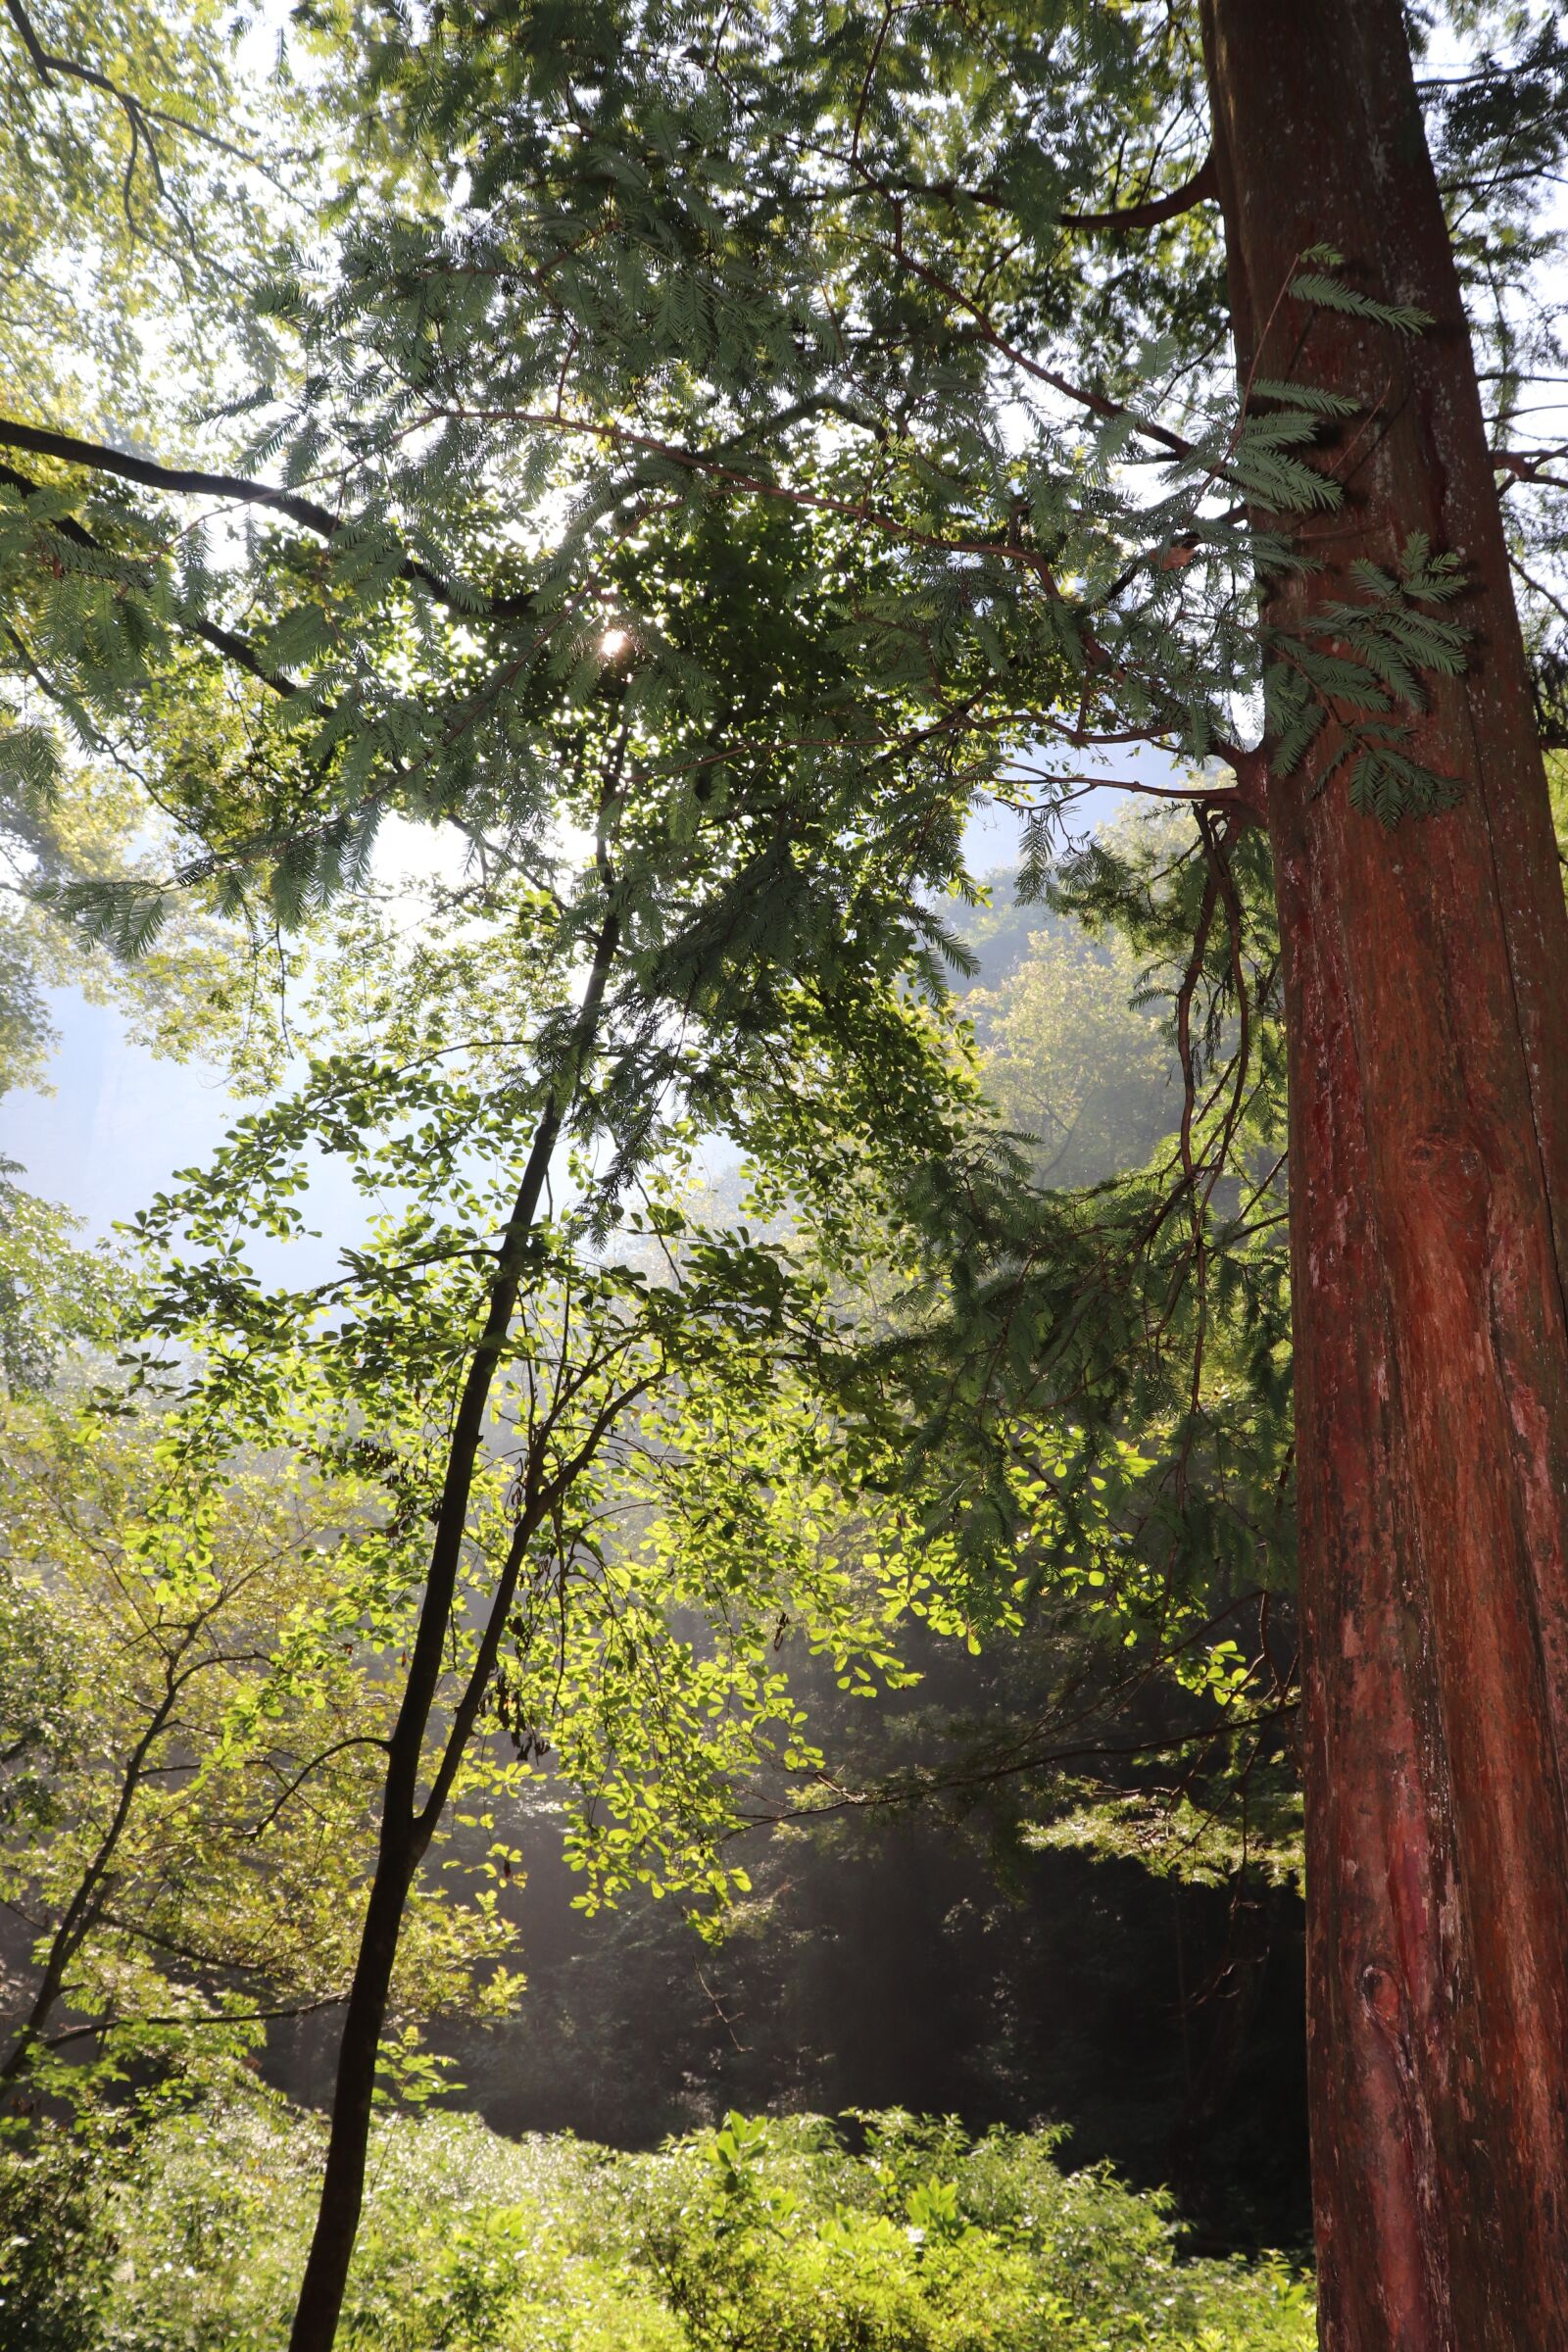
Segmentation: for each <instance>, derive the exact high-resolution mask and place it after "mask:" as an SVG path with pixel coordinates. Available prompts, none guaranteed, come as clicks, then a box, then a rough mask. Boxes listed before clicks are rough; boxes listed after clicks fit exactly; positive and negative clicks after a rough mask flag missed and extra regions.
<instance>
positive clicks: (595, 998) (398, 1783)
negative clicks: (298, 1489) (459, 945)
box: [289, 730, 625, 2352]
mask: <svg viewBox="0 0 1568 2352" xmlns="http://www.w3.org/2000/svg"><path fill="white" fill-rule="evenodd" d="M624 746H625V734H624V730H623V731H622V735H621V738H620V743H619V745H618V746H617V749H616V752H615V755H614V760H613V767H612V772H611V777H610V780H609V783H608V784H607V789H606V803H607V808H608V805H609V803H610V801H611V800H612V799H613V793H614V791H615V789H616V786H617V784H618V780H619V772H620V761H621V759H622V757H623V754H624ZM603 825H604V819H603V816H602V818H601V835H600V845H599V864H600V870H601V874H602V876H603V878H604V880H605V882H606V884H607V887H608V885H609V883H610V878H611V877H610V869H609V862H608V857H607V853H606V850H605V843H604V831H603ZM619 944H620V919H619V916H618V915H617V914H616V913H615V911H614V909H613V907H612V909H611V910H610V911H609V912H608V913H607V914H606V916H605V920H604V923H603V925H602V927H601V929H600V933H599V937H598V941H597V943H596V947H595V953H594V959H593V962H592V964H591V966H590V968H589V974H588V985H587V988H586V990H585V992H584V996H583V1002H582V1005H581V1007H580V1009H579V1011H578V1014H577V1018H576V1020H575V1022H574V1023H573V1039H572V1047H571V1051H570V1054H569V1055H568V1056H567V1060H566V1065H565V1068H564V1072H563V1073H562V1075H561V1076H560V1077H559V1078H558V1080H557V1087H558V1092H557V1094H556V1096H555V1097H554V1098H553V1099H552V1100H551V1101H550V1102H549V1103H547V1104H546V1106H545V1109H544V1111H543V1113H542V1115H541V1118H540V1121H539V1125H538V1128H537V1130H536V1132H535V1135H534V1140H533V1145H532V1149H531V1150H530V1152H529V1153H528V1160H527V1164H526V1166H525V1167H524V1169H523V1173H522V1180H521V1182H520V1184H519V1186H518V1188H517V1196H516V1200H515V1202H514V1203H513V1209H512V1215H511V1218H510V1219H509V1221H508V1226H507V1232H506V1238H505V1240H504V1242H503V1245H502V1248H501V1252H500V1263H499V1265H498V1267H497V1271H496V1276H495V1279H494V1281H493V1282H492V1284H491V1287H490V1300H489V1307H488V1311H487V1313H486V1316H485V1325H484V1330H483V1332H482V1333H481V1335H480V1338H479V1342H478V1345H477V1346H476V1348H474V1351H473V1354H472V1356H471V1357H470V1359H469V1362H468V1366H467V1369H466V1374H465V1376H464V1382H463V1387H462V1391H461V1394H460V1396H459V1398H458V1404H457V1410H456V1412H455V1414H454V1416H453V1424H452V1438H451V1442H450V1444H449V1446H448V1448H447V1462H446V1473H445V1479H444V1482H443V1488H442V1495H441V1504H440V1509H439V1513H438V1516H437V1519H436V1525H435V1533H434V1537H433V1540H432V1542H431V1546H430V1565H429V1570H428V1573H427V1575H426V1578H425V1586H424V1593H423V1596H422V1599H421V1601H420V1605H419V1617H418V1624H417V1628H416V1632H415V1638H414V1648H413V1651H412V1653H411V1656H410V1660H409V1671H408V1679H407V1681H406V1682H405V1684H404V1688H403V1697H402V1700H401V1703H400V1705H399V1707H398V1716H397V1722H396V1724H395V1725H394V1727H393V1731H392V1736H391V1739H390V1740H389V1741H388V1743H387V1770H386V1778H385V1783H384V1786H383V1789H382V1803H381V1831H380V1837H379V1839H378V1841H377V1847H376V1860H375V1869H374V1872H373V1873H372V1876H371V1880H370V1887H369V1893H368V1898H367V1902H366V1910H365V1920H364V1924H363V1925H362V1927H361V1930H360V1948H359V1952H358V1954H357V1956H356V1959H355V1964H354V1977H353V1981H352V1984H351V1985H350V1988H349V1997H348V2001H347V2003H346V2005H345V2009H344V2017H343V2035H342V2039H341V2041H340V2042H339V2045H338V2061H337V2078H336V2082H335V2083H334V2085H333V2093H332V2116H331V2123H330V2127H329V2129H328V2132H327V2143H326V2163H325V2166H324V2168H323V2171H322V2176H321V2194H320V2200H319V2204H318V2207H317V2215H316V2228H315V2230H314V2232H313V2234H312V2238H311V2250H310V2253H309V2254H308V2256H307V2257H306V2263H305V2274H304V2277H303V2278H302V2279H301V2281H300V2292H299V2300H298V2302H297V2304H296V2306H295V2311H294V2325H293V2327H292V2330H291V2331H290V2335H289V2352H332V2345H333V2343H334V2342H335V2340H336V2336H337V2327H338V2321H339V2318H340V2317H341V2314H342V2310H343V2297H344V2293H345V2291H346V2289H347V2286H348V2277H349V2265H350V2263H351V2262H352V2260H353V2256H354V2241H355V2239H356V2237H357V2236H358V2234H359V2227H360V2212H361V2208H362V2207H363V2205H364V2202H365V2168H366V2157H367V2153H368V2145H369V2136H370V2115H371V2104H372V2100H373V2097H374V2092H375V2073H376V2063H377V2057H378V2053H379V2050H380V2045H381V2035H382V2033H383V2031H384V2030H385V2026H386V2018H387V2008H388V2003H389V2000H390V1996H391V1988H392V1972H393V1969H394V1967H395V1965H396V1962H397V1954H398V1943H399V1940H400V1938H401V1936H402V1933H403V1913H404V1907H405V1905H406V1903H407V1901H408V1897H409V1888H410V1886H411V1885H412V1883H413V1879H414V1874H415V1872H416V1871H417V1868H418V1866H419V1864H420V1862H421V1861H422V1859H423V1857H424V1854H425V1851H426V1849H427V1847H428V1846H429V1843H430V1839H431V1838H432V1836H433V1835H434V1832H435V1829H436V1827H437V1824H438V1822H439V1820H440V1816H441V1812H442V1809H443V1807H444V1805H445V1802H446V1796H447V1792H448V1789H449V1787H450V1781H451V1767H452V1766H453V1765H454V1764H455V1763H456V1761H457V1760H458V1757H459V1755H460V1754H461V1751H462V1748H463V1747H464V1746H465V1745H466V1741H467V1740H468V1737H469V1735H470V1734H471V1731H472V1728H473V1720H474V1716H475V1714H476V1712H477V1704H476V1702H477V1699H478V1698H481V1697H482V1695H483V1691H484V1687H485V1685H486V1684H487V1683H488V1681H489V1677H490V1673H491V1670H492V1668H493V1666H494V1662H495V1647H496V1644H497V1643H498V1642H499V1640H500V1638H501V1634H502V1632H503V1631H504V1629H505V1624H506V1618H507V1613H508V1611H509V1609H510V1607H511V1602H512V1596H513V1593H515V1589H516V1578H517V1572H518V1569H519V1567H520V1564H521V1561H522V1558H523V1555H524V1550H525V1546H526V1540H527V1537H528V1535H529V1534H531V1532H532V1529H533V1527H534V1525H536V1524H537V1519H536V1517H535V1516H533V1515H532V1506H531V1505H530V1506H525V1508H524V1511H523V1514H522V1516H521V1517H520V1519H519V1521H518V1524H517V1527H516V1528H515V1531H514V1539H513V1543H512V1545H511V1548H510V1550H509V1553H508V1557H507V1561H506V1564H505V1567H504V1569H503V1571H502V1573H501V1575H500V1577H499V1578H498V1580H497V1586H496V1591H495V1593H494V1595H493V1597H492V1604H491V1621H490V1628H489V1631H488V1633H487V1636H486V1639H485V1642H484V1643H483V1645H482V1647H481V1651H480V1655H479V1658H478V1659H477V1660H476V1663H475V1668H474V1682H473V1684H472V1685H471V1687H470V1693H469V1696H470V1698H471V1699H472V1701H473V1702H474V1703H466V1704H460V1706H459V1707H458V1708H457V1709H456V1710H455V1714H454V1721H453V1726H452V1730H451V1733H450V1735H449V1739H448V1741H447V1745H446V1749H445V1752H444V1755H443V1757H442V1758H441V1759H440V1760H439V1761H438V1762H437V1763H436V1764H435V1766H434V1769H433V1770H432V1774H431V1787H430V1791H429V1795H428V1797H427V1799H426V1802H425V1803H424V1805H423V1806H422V1807H421V1806H420V1804H419V1802H418V1788H419V1771H420V1765H421V1763H422V1762H423V1761H424V1744H425V1735H426V1732H427V1730H428V1728H429V1722H430V1714H431V1710H432V1708H433V1706H434V1703H435V1697H436V1691H437V1687H438V1684H439V1682H440V1676H441V1668H442V1656H443V1652H444V1650H445V1648H446V1643H447V1637H448V1633H449V1631H450V1628H451V1625H452V1619H453V1611H454V1609H455V1607H456V1604H457V1593H458V1571H459V1567H460V1565H461V1561H462V1554H463V1544H464V1540H465V1536H466V1529H467V1521H468V1504H469V1499H470V1496H471V1495H472V1491H473V1481H474V1474H475V1470H476V1468H477V1465H478V1461H479V1457H480V1454H481V1452H482V1449H483V1445H484V1427H485V1415H486V1412H487V1411H488V1409H489V1402H490V1392H491V1389H492V1387H493V1385H494V1382H495V1376H496V1371H497V1369H498V1366H499V1364H500V1360H501V1356H502V1352H503V1350H504V1349H505V1348H506V1345H507V1340H508V1335H509V1333H510V1331H511V1328H512V1318H513V1315H514V1313H515V1309H516V1303H517V1297H518V1293H519V1291H520V1289H521V1285H522V1276H523V1271H524V1268H525V1265H526V1262H527V1253H528V1249H529V1245H530V1239H531V1236H532V1232H533V1226H534V1220H535V1218H536V1216H537V1214H538V1210H539V1203H540V1200H541V1197H542V1195H543V1192H544V1187H545V1183H546V1180H547V1178H548V1175H549V1171H550V1161H551V1156H552V1154H553V1152H555V1149H556V1145H557V1143H558V1142H559V1141H560V1138H561V1133H562V1129H563V1127H564V1122H565V1116H566V1111H567V1108H568V1107H569V1103H570V1101H571V1099H572V1097H573V1096H574V1095H575V1092H576V1089H577V1087H578V1084H579V1083H580V1080H581V1077H582V1071H583V1067H584V1064H585V1062H586V1060H587V1058H588V1056H589V1054H591V1052H592V1050H593V1045H594V1041H595V1038H596V1035H597V1033H598V1027H599V1019H600V1014H601V1011H602V1009H603V1005H604V998H605V987H606V982H607V981H608V979H609V975H610V969H611V965H612V963H613V960H614V956H615V953H616V950H617V948H618V946H619Z"/></svg>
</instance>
